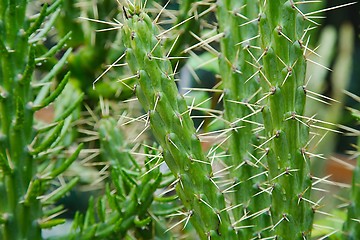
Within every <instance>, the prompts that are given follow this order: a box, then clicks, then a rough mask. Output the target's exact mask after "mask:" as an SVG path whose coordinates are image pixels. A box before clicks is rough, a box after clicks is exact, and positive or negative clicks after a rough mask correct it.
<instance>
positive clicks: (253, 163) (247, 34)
mask: <svg viewBox="0 0 360 240" xmlns="http://www.w3.org/2000/svg"><path fill="white" fill-rule="evenodd" d="M257 16H258V3H257V2H256V1H229V0H224V1H218V8H217V17H218V22H219V31H220V32H223V33H224V37H223V38H222V39H221V55H220V57H219V66H220V69H221V72H220V74H221V77H222V82H223V86H224V109H225V110H224V112H225V119H226V120H227V121H228V122H230V123H231V124H230V126H229V127H230V128H232V130H231V132H230V134H231V137H230V144H229V152H230V154H231V160H230V162H229V163H228V165H230V166H233V167H232V168H231V169H230V172H231V177H232V178H233V179H234V186H235V187H234V189H232V190H234V191H235V193H234V197H235V199H234V203H233V205H237V204H242V206H241V207H237V208H235V209H234V210H233V212H234V216H235V221H237V220H239V219H241V217H243V215H244V213H246V215H251V214H255V213H257V212H259V211H263V213H262V214H259V216H257V217H256V218H251V219H249V218H246V216H245V219H246V220H243V221H240V222H239V223H238V224H236V226H235V227H239V235H240V236H241V238H242V239H250V238H252V237H253V235H254V233H257V234H258V235H259V233H261V232H262V230H263V229H266V228H267V227H269V226H270V221H269V220H270V218H269V214H268V211H266V209H267V208H269V206H270V201H269V200H270V198H269V196H268V194H266V193H263V194H259V195H257V193H258V192H259V191H261V190H260V189H259V188H258V187H260V186H261V185H262V184H263V183H264V182H266V177H265V176H266V175H265V174H264V173H266V169H265V168H264V167H262V165H261V164H259V163H257V160H256V159H254V157H253V156H257V155H259V154H257V153H256V151H255V150H256V149H255V148H254V147H253V146H254V145H259V144H260V143H259V142H258V139H257V138H256V136H255V134H254V132H253V131H254V129H255V128H258V127H259V125H260V126H261V121H260V120H261V113H260V112H259V111H257V109H256V108H255V109H254V108H253V107H251V106H250V105H249V104H255V102H256V101H257V100H258V97H257V96H256V93H257V92H258V91H259V88H260V84H259V77H258V74H257V69H256V68H255V67H254V66H256V64H257V62H256V59H254V58H255V56H256V55H258V54H257V53H256V52H255V53H253V52H254V51H252V49H251V46H257V39H258V27H257V21H256V19H257ZM251 20H253V21H251ZM254 20H255V21H254ZM256 111H257V112H258V113H257V114H254V112H256ZM241 119H244V120H245V121H242V120H241ZM258 158H260V155H259V156H258ZM261 173H263V174H261ZM257 174H260V175H259V176H258V177H256V178H253V176H255V175H257ZM249 179H251V180H249ZM254 195H257V196H256V197H254ZM264 210H265V211H264ZM255 215H256V214H255ZM244 226H248V227H244ZM260 236H262V237H264V236H265V235H264V234H262V235H261V234H260Z"/></svg>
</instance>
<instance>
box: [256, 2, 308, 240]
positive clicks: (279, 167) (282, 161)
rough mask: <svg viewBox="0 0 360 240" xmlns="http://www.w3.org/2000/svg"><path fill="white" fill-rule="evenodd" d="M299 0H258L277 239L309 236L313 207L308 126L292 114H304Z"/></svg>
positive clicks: (272, 208) (302, 28)
mask: <svg viewBox="0 0 360 240" xmlns="http://www.w3.org/2000/svg"><path fill="white" fill-rule="evenodd" d="M296 2H298V1H286V0H275V1H264V0H261V1H260V11H261V12H260V15H259V16H260V19H259V30H260V39H261V49H262V50H263V51H264V54H263V57H262V63H263V70H262V79H261V82H262V88H263V91H264V92H265V93H269V95H268V97H267V98H266V99H265V101H266V103H267V104H268V106H269V107H265V109H264V110H263V117H264V126H265V131H266V137H267V139H268V140H267V144H266V147H268V148H269V153H268V155H267V162H268V166H269V177H270V183H271V184H272V186H273V187H272V203H271V208H270V212H271V216H272V221H273V227H272V230H274V232H275V234H276V236H277V237H278V239H287V238H288V236H293V237H294V238H296V239H310V232H311V227H312V219H313V209H312V207H311V205H310V203H309V202H308V201H306V200H309V198H310V192H311V180H310V170H309V169H310V163H309V158H308V157H307V156H306V154H304V149H305V146H306V143H307V141H308V134H309V128H308V126H306V125H305V124H303V123H302V122H301V121H298V120H297V119H296V117H295V115H299V116H303V115H304V106H305V94H304V93H305V92H304V90H303V85H304V78H305V75H304V73H305V62H306V59H305V56H304V55H303V46H302V39H303V35H304V30H305V29H304V26H305V21H306V20H305V19H304V17H303V15H302V13H300V12H299V11H300V10H299V9H298V8H295V7H294V6H295V5H294V4H296Z"/></svg>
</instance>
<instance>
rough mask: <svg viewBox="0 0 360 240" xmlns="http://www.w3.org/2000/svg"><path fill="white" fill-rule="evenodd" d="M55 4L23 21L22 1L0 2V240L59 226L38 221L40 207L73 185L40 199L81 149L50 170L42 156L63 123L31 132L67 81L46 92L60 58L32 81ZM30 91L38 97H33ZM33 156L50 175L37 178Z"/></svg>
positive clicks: (57, 137)
mask: <svg viewBox="0 0 360 240" xmlns="http://www.w3.org/2000/svg"><path fill="white" fill-rule="evenodd" d="M59 4H60V1H55V2H54V3H53V4H52V6H51V7H48V6H47V4H44V6H43V7H42V9H41V11H40V12H39V13H38V14H37V15H35V17H33V19H30V18H28V17H27V14H28V10H29V9H28V7H29V6H28V1H4V0H2V1H0V23H1V24H0V26H1V27H0V156H1V157H0V159H1V160H0V195H1V198H0V216H1V217H0V218H1V220H0V222H1V223H0V238H1V239H4V240H12V239H35V240H36V239H41V228H48V227H51V226H54V225H56V224H60V223H62V222H63V220H59V219H57V220H54V219H47V218H43V217H44V216H45V215H44V213H43V210H42V207H43V206H44V205H46V204H49V203H50V202H52V201H56V200H57V199H59V198H60V197H62V196H63V195H64V194H65V193H66V192H68V191H69V189H70V188H71V187H73V186H74V185H75V184H76V182H77V181H78V179H77V178H74V179H73V180H71V181H70V182H69V183H67V184H64V185H63V186H62V187H60V188H58V189H56V190H54V191H53V192H52V193H50V194H48V195H46V196H42V195H44V194H45V193H46V191H47V190H49V189H48V187H49V184H48V181H49V180H53V179H54V178H55V177H56V176H58V175H59V174H61V173H62V172H63V171H65V168H67V167H68V166H69V165H70V164H71V162H73V161H74V160H75V159H74V158H76V156H77V155H78V153H79V151H80V148H81V146H80V147H79V148H78V150H77V151H76V153H74V154H75V155H73V156H71V157H70V158H69V159H68V160H66V161H65V162H64V164H63V165H61V164H58V165H57V166H56V167H57V168H55V166H53V165H50V164H49V163H50V161H49V159H47V158H46V155H47V153H46V152H47V151H48V150H49V149H52V148H54V147H55V146H59V144H58V143H59V140H60V138H61V135H62V134H61V132H63V131H64V130H65V127H64V121H63V120H64V119H59V121H58V122H55V123H53V124H52V125H50V126H49V127H47V128H44V129H46V130H44V131H43V132H41V131H37V132H36V131H35V124H34V113H35V111H37V110H40V109H41V108H44V107H46V106H48V105H49V104H50V103H52V102H53V101H54V100H55V99H56V98H57V97H58V96H59V95H60V93H61V92H62V91H63V89H64V87H65V85H66V83H67V81H68V78H69V75H66V76H65V77H64V79H63V80H62V81H61V83H60V84H59V85H58V86H57V87H56V88H55V90H54V91H53V93H51V94H49V86H50V84H49V83H50V82H51V81H50V80H52V79H53V78H54V76H55V74H56V73H57V71H58V70H59V69H61V68H62V67H63V66H64V64H65V60H66V57H67V56H66V54H65V56H64V57H63V58H62V59H61V60H60V61H59V62H58V64H56V65H55V66H54V68H53V69H51V70H50V71H49V72H48V73H47V74H46V75H45V74H44V75H45V77H44V78H43V79H42V80H40V82H41V81H42V83H43V84H44V83H45V85H44V86H42V87H41V89H40V90H39V87H36V86H35V83H36V80H35V78H34V77H33V73H34V70H35V63H36V60H35V59H36V51H35V49H36V48H37V46H39V45H43V43H42V41H43V39H44V38H45V37H46V35H47V33H48V32H49V31H50V29H51V26H52V25H53V22H54V21H55V19H56V17H57V16H58V13H59V10H58V7H59ZM47 17H48V18H49V19H48V20H46V19H47ZM45 20H46V21H45ZM40 41H41V42H40ZM59 49H60V48H59ZM70 51H71V49H70V50H68V52H70ZM35 93H38V95H37V96H38V97H37V98H36V99H35V97H34V96H35ZM34 102H36V103H34ZM65 117H66V116H64V118H65ZM55 125H56V126H55ZM40 155H42V156H41V157H39V156H40ZM39 158H41V159H42V163H43V167H44V168H46V166H48V167H49V168H48V170H49V172H51V174H50V177H49V175H47V177H46V178H45V177H44V178H43V176H41V174H40V170H39V165H40V164H39V162H38V161H39ZM40 196H42V198H41V200H40Z"/></svg>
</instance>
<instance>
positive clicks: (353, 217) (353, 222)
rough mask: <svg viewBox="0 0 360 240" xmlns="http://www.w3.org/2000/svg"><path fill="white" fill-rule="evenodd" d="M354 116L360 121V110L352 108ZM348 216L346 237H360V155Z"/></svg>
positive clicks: (345, 230) (355, 170)
mask: <svg viewBox="0 0 360 240" xmlns="http://www.w3.org/2000/svg"><path fill="white" fill-rule="evenodd" d="M348 95H349V96H350V97H352V98H354V99H355V100H356V101H357V102H360V98H359V97H358V96H355V95H353V94H350V93H348ZM351 110H352V114H353V115H354V117H356V118H357V121H358V123H360V112H359V111H357V110H355V109H351ZM356 150H357V152H356V155H358V154H359V152H360V136H358V144H357V149H356ZM347 211H348V212H347V216H346V220H345V222H344V226H343V230H344V239H350V240H355V239H359V238H360V157H359V156H358V157H357V161H356V166H355V168H354V170H353V179H352V184H351V192H350V201H349V206H348V207H347Z"/></svg>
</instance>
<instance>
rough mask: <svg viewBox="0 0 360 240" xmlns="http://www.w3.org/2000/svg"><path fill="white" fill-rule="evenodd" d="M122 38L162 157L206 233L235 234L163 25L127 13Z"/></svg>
mask: <svg viewBox="0 0 360 240" xmlns="http://www.w3.org/2000/svg"><path fill="white" fill-rule="evenodd" d="M122 33H123V40H124V44H125V46H126V48H127V50H126V57H127V62H128V65H129V67H130V69H131V70H132V72H133V73H134V74H135V75H136V77H137V79H138V85H136V87H135V92H136V95H137V97H138V99H139V101H140V103H141V104H142V105H143V107H144V109H145V110H146V111H148V114H149V122H150V126H151V128H152V130H153V133H154V135H155V137H156V139H157V141H158V142H159V143H160V145H161V146H162V148H163V156H164V160H165V162H166V163H167V165H168V167H169V168H170V169H171V171H172V172H173V174H174V175H175V177H176V178H177V179H178V184H177V187H176V189H177V192H178V194H179V197H180V199H181V200H182V202H183V204H184V206H185V207H186V208H187V210H188V212H189V213H191V214H189V216H190V221H191V222H192V224H193V226H194V227H195V228H196V230H197V231H198V233H199V236H200V237H201V238H202V239H206V238H210V237H211V238H212V239H224V238H226V239H232V238H234V237H235V236H236V233H235V230H234V229H233V228H232V226H231V223H230V219H229V216H228V214H227V212H226V211H222V210H224V209H225V207H226V205H225V200H224V196H223V194H222V193H221V191H220V190H219V189H218V188H217V186H216V185H215V184H213V183H212V181H211V179H210V178H211V177H212V168H211V163H210V161H209V159H207V158H206V157H205V156H204V154H203V152H202V149H201V145H200V141H199V139H198V137H197V136H196V134H195V128H194V126H193V122H192V120H191V119H190V116H189V111H188V109H187V105H186V102H185V100H184V98H183V97H182V96H180V95H179V93H178V91H177V88H176V84H175V82H174V74H173V70H172V67H171V64H170V61H169V60H168V59H167V57H166V54H165V53H164V50H163V49H162V47H161V41H162V39H161V38H157V36H158V35H159V31H158V29H157V26H156V25H154V24H153V22H152V21H151V19H150V18H149V16H148V15H147V14H146V13H145V12H144V11H143V10H142V9H131V8H130V9H129V10H127V13H125V21H124V25H123V31H122Z"/></svg>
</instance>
